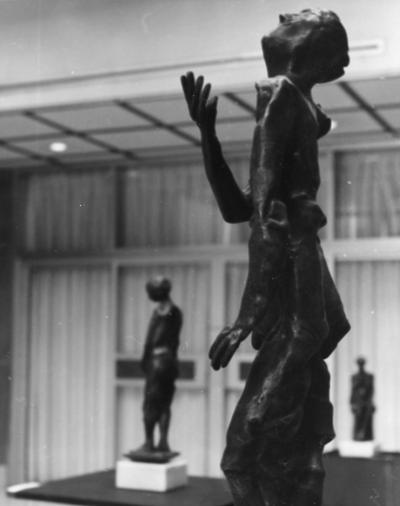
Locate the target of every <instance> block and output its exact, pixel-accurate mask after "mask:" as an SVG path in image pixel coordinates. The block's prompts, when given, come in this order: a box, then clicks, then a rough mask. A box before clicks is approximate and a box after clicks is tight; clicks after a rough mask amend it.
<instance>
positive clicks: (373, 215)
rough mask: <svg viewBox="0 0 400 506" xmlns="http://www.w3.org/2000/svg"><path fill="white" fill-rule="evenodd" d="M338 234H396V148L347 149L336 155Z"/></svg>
mask: <svg viewBox="0 0 400 506" xmlns="http://www.w3.org/2000/svg"><path fill="white" fill-rule="evenodd" d="M335 177H336V181H335V187H336V189H337V191H336V202H335V204H336V220H335V223H336V227H335V228H336V235H337V237H338V238H349V239H351V238H361V237H393V236H398V235H400V152H399V151H398V150H378V151H371V152H370V151H365V152H359V151H351V152H343V153H340V154H338V155H337V157H336V170H335Z"/></svg>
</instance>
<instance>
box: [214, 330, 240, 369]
mask: <svg viewBox="0 0 400 506" xmlns="http://www.w3.org/2000/svg"><path fill="white" fill-rule="evenodd" d="M242 334H243V331H242V329H240V328H232V327H225V328H224V329H223V330H222V331H221V332H220V333H219V334H218V336H217V338H216V339H215V341H214V343H213V344H212V346H211V348H210V351H209V353H208V356H209V358H210V359H211V367H212V368H213V369H215V370H216V371H218V369H219V368H220V367H226V366H227V365H228V363H229V361H230V360H231V358H232V356H233V354H234V353H235V351H236V350H237V349H238V347H239V345H240V343H241V342H242V341H243V336H242Z"/></svg>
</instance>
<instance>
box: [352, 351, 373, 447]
mask: <svg viewBox="0 0 400 506" xmlns="http://www.w3.org/2000/svg"><path fill="white" fill-rule="evenodd" d="M357 365H358V372H357V373H356V374H353V376H352V377H351V397H350V404H351V410H352V412H353V414H354V427H353V439H354V441H372V440H373V439H374V432H373V424H372V419H373V414H374V411H375V406H374V403H373V397H374V376H373V375H372V374H370V373H368V372H367V371H366V370H365V359H364V358H362V357H359V358H358V359H357Z"/></svg>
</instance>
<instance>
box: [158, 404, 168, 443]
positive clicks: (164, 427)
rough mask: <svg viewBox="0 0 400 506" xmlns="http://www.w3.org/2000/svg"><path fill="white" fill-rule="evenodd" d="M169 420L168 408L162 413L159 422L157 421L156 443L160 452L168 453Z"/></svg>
mask: <svg viewBox="0 0 400 506" xmlns="http://www.w3.org/2000/svg"><path fill="white" fill-rule="evenodd" d="M170 420H171V409H170V408H168V409H166V410H164V411H163V413H162V415H161V418H160V421H159V427H160V442H159V443H158V446H157V449H158V450H160V451H165V452H169V451H170V448H169V444H168V430H169V424H170Z"/></svg>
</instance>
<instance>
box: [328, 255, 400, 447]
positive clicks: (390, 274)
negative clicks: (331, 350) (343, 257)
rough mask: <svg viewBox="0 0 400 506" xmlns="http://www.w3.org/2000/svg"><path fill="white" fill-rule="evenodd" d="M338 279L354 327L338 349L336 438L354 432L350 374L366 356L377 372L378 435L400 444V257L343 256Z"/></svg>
mask: <svg viewBox="0 0 400 506" xmlns="http://www.w3.org/2000/svg"><path fill="white" fill-rule="evenodd" d="M336 272H337V285H338V289H339V291H340V293H341V295H342V298H343V303H344V307H345V308H346V313H347V315H348V318H349V320H350V322H351V325H352V329H351V332H350V333H349V334H348V335H347V336H346V337H345V338H344V339H343V341H342V342H341V343H340V344H339V346H338V349H337V351H336V375H335V379H336V385H335V401H334V402H335V409H336V432H337V438H338V440H339V441H340V440H349V439H351V437H352V423H353V420H352V415H351V410H350V404H349V399H350V377H351V374H354V373H355V372H356V371H357V367H356V364H355V360H356V359H357V357H358V356H363V357H365V358H366V360H367V362H366V369H367V371H368V372H371V373H373V374H374V376H375V405H376V407H377V410H376V413H375V416H374V426H375V439H376V441H377V442H378V443H380V445H381V448H382V450H384V451H399V450H400V430H399V429H400V422H399V416H398V414H399V412H400V393H399V389H398V385H399V384H400V368H399V367H398V357H399V356H400V339H399V335H400V311H399V304H400V262H398V261H357V262H343V263H342V262H339V263H338V264H337V267H336Z"/></svg>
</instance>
